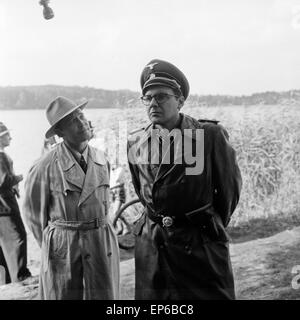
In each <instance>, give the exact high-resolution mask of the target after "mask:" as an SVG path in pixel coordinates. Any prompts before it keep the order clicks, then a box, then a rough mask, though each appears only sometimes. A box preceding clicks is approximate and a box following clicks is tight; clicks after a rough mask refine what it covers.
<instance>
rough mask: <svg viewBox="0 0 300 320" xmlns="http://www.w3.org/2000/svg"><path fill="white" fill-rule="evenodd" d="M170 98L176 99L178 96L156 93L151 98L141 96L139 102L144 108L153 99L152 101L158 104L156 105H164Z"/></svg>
mask: <svg viewBox="0 0 300 320" xmlns="http://www.w3.org/2000/svg"><path fill="white" fill-rule="evenodd" d="M170 97H176V98H178V96H175V95H173V94H168V93H162V92H161V93H157V94H154V95H153V96H150V95H147V96H142V97H141V100H142V102H143V104H144V105H145V106H150V103H151V101H152V99H153V98H154V100H155V101H156V102H157V103H158V104H163V103H165V102H166V101H167V100H168V99H169V98H170Z"/></svg>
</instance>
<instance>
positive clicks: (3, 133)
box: [0, 122, 9, 137]
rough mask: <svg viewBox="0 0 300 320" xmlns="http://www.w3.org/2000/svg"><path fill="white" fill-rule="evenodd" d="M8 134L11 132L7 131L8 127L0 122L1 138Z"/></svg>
mask: <svg viewBox="0 0 300 320" xmlns="http://www.w3.org/2000/svg"><path fill="white" fill-rule="evenodd" d="M8 132H9V130H8V129H7V127H6V125H5V124H4V123H3V122H0V137H2V136H4V135H5V134H6V133H8Z"/></svg>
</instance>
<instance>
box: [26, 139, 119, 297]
mask: <svg viewBox="0 0 300 320" xmlns="http://www.w3.org/2000/svg"><path fill="white" fill-rule="evenodd" d="M88 148H89V150H88V161H87V172H86V174H84V172H83V171H82V169H81V167H80V166H79V164H78V163H77V161H76V160H75V158H74V157H73V155H72V154H71V153H70V151H69V150H68V149H67V147H66V146H65V144H64V143H60V144H59V145H58V146H57V147H56V148H55V149H54V150H51V151H50V152H49V153H48V154H46V155H45V156H43V157H42V158H41V159H40V160H38V161H37V162H36V163H35V164H34V165H33V167H32V168H31V170H30V171H29V174H28V176H27V179H26V183H25V200H24V206H23V210H24V218H25V221H26V223H27V225H28V227H29V229H30V230H31V231H32V232H33V235H34V236H35V238H36V240H37V241H38V243H39V245H40V247H41V249H42V250H41V251H42V257H41V271H40V288H39V289H40V290H39V291H40V298H41V299H47V300H48V299H51V300H52V299H53V300H54V299H55V300H56V299H58V300H61V299H76V300H81V299H101V300H106V299H118V298H119V274H120V272H119V248H118V241H117V237H116V235H115V233H114V231H113V228H112V226H111V224H110V223H109V222H108V221H107V220H106V217H107V214H108V207H109V170H108V163H107V161H106V159H105V157H104V155H103V153H102V152H101V151H100V150H97V149H95V148H92V147H90V146H88ZM95 218H98V225H99V227H98V228H97V227H96V228H93V229H89V230H82V229H80V228H78V225H79V224H80V223H78V222H79V221H80V222H82V221H85V222H88V221H91V220H93V219H95ZM60 223H62V224H63V225H64V226H65V225H68V226H69V227H68V228H64V227H59V225H60ZM90 225H93V223H90Z"/></svg>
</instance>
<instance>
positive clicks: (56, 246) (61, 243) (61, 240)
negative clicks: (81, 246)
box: [49, 228, 68, 259]
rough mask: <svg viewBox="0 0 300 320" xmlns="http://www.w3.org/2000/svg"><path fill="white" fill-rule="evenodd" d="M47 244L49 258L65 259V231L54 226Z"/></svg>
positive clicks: (66, 250) (66, 248) (66, 249)
mask: <svg viewBox="0 0 300 320" xmlns="http://www.w3.org/2000/svg"><path fill="white" fill-rule="evenodd" d="M49 246H50V248H49V249H50V259H66V257H67V253H68V245H67V231H66V230H63V229H60V228H55V229H54V232H53V235H52V237H51V239H50V243H49Z"/></svg>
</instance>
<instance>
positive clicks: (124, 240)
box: [113, 199, 143, 250]
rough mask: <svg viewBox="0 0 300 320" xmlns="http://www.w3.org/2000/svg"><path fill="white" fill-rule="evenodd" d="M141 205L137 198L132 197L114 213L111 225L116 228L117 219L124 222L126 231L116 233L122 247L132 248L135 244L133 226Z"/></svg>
mask: <svg viewBox="0 0 300 320" xmlns="http://www.w3.org/2000/svg"><path fill="white" fill-rule="evenodd" d="M142 212H143V205H142V204H141V202H140V200H139V199H133V200H131V201H129V202H127V203H125V204H124V205H123V206H122V207H121V208H120V209H119V210H118V212H117V213H116V215H115V218H114V220H113V227H114V228H116V226H117V223H118V221H119V222H121V223H123V224H125V225H126V228H127V229H128V232H126V233H125V234H121V235H118V242H119V247H120V248H122V249H126V250H128V249H132V248H134V245H135V237H134V234H133V226H134V224H135V223H136V221H137V220H138V219H139V218H140V217H141V215H142Z"/></svg>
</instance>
